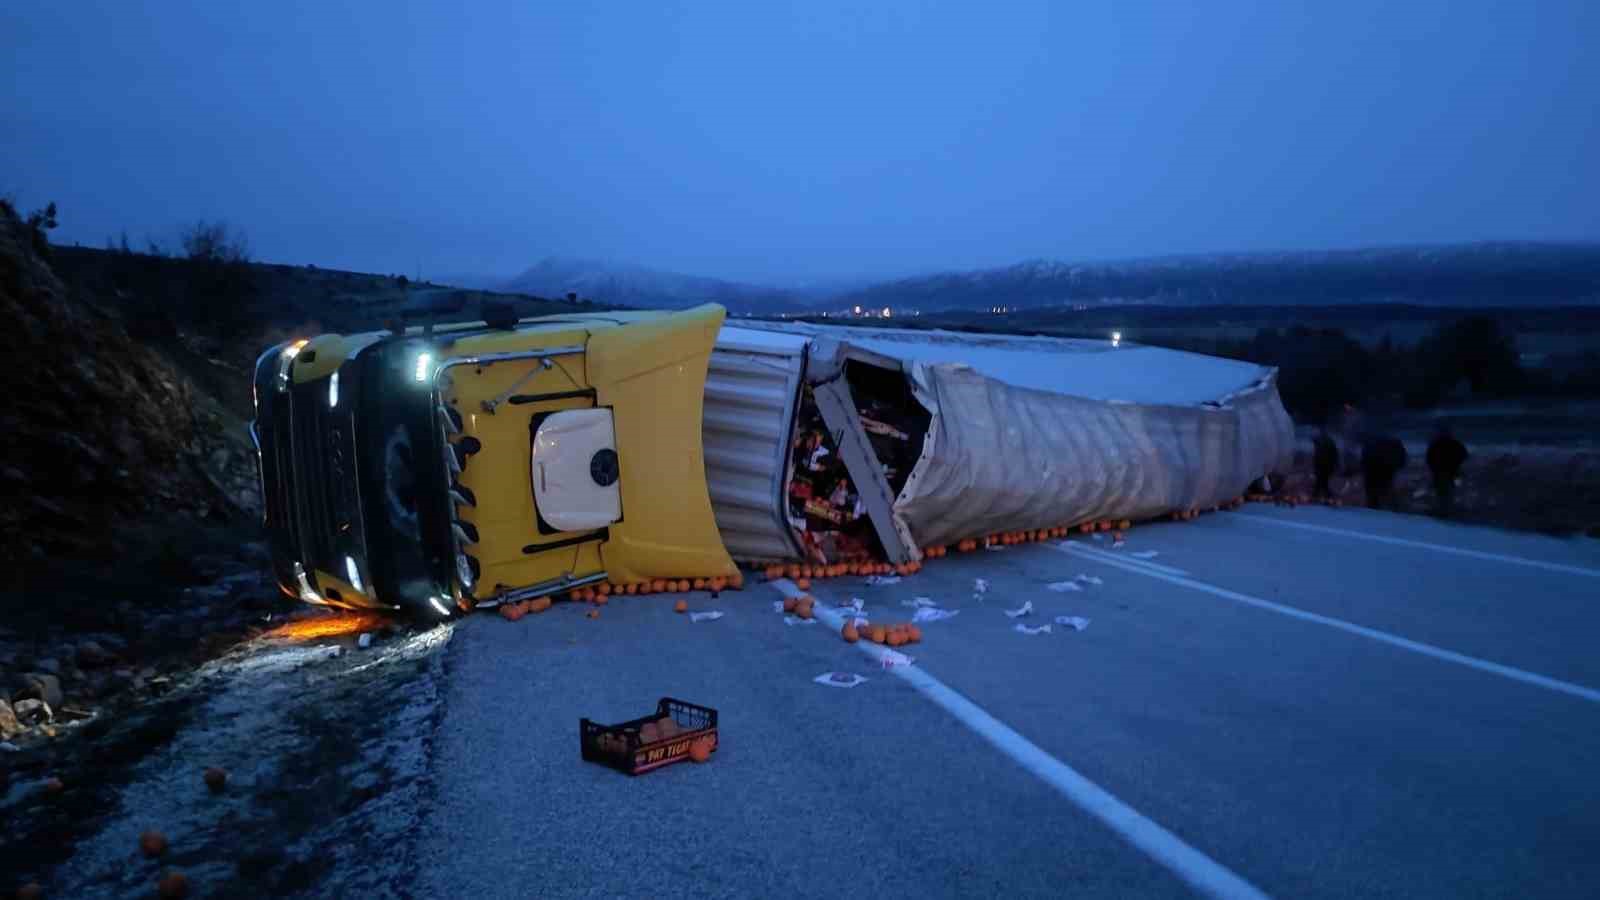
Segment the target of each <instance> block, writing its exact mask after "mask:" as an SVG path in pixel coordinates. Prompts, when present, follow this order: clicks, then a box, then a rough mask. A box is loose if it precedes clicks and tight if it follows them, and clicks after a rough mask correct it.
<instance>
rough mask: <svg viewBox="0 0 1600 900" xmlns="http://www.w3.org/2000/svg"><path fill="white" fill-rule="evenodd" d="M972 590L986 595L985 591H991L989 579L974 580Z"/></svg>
mask: <svg viewBox="0 0 1600 900" xmlns="http://www.w3.org/2000/svg"><path fill="white" fill-rule="evenodd" d="M972 589H973V590H974V591H977V592H978V593H980V594H981V593H984V592H985V591H987V590H989V579H987V578H974V579H973V580H972Z"/></svg>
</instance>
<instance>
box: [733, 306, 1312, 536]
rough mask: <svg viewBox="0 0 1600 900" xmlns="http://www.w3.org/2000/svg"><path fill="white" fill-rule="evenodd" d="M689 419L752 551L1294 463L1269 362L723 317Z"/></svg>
mask: <svg viewBox="0 0 1600 900" xmlns="http://www.w3.org/2000/svg"><path fill="white" fill-rule="evenodd" d="M704 416H705V418H704V423H703V427H702V439H703V442H704V446H705V459H706V483H707V485H708V487H709V489H710V492H711V502H712V509H713V511H714V514H715V517H716V523H717V527H718V530H719V531H720V533H721V535H722V540H723V544H724V545H725V546H726V547H727V549H728V551H729V553H730V554H731V555H732V556H733V557H734V558H735V559H736V560H739V561H741V562H752V563H754V562H782V561H792V560H806V561H815V562H833V561H838V560H843V559H851V558H859V557H871V558H879V559H887V560H889V561H891V562H897V563H898V562H908V561H911V560H915V559H919V558H920V557H921V555H922V552H923V548H926V547H930V546H943V545H947V544H951V543H954V542H957V541H959V540H962V539H966V538H979V537H982V536H984V535H988V534H993V533H997V532H1012V531H1026V530H1036V529H1046V528H1055V527H1060V526H1073V525H1077V524H1079V523H1084V522H1093V521H1097V520H1106V519H1112V520H1118V519H1131V520H1140V519H1149V518H1153V517H1156V516H1160V515H1164V514H1166V513H1169V512H1173V511H1181V510H1194V509H1209V508H1211V507H1215V506H1218V505H1220V504H1223V503H1227V502H1229V501H1231V500H1233V499H1234V498H1236V497H1239V496H1240V495H1241V494H1243V493H1244V492H1245V490H1246V488H1247V487H1248V486H1249V485H1250V484H1251V483H1252V482H1254V481H1256V480H1257V479H1259V478H1261V477H1262V476H1264V475H1266V474H1267V473H1269V472H1273V471H1279V470H1281V469H1283V468H1284V467H1286V466H1287V465H1288V463H1289V461H1290V459H1291V457H1292V455H1293V424H1292V422H1291V421H1290V419H1289V416H1288V414H1287V413H1286V412H1285V411H1284V408H1283V403H1282V401H1281V400H1280V398H1279V396H1278V389H1277V380H1276V370H1274V369H1271V368H1266V367H1262V366H1257V365H1253V364H1250V363H1244V362H1238V361H1234V360H1227V359H1220V358H1216V357H1209V356H1203V355H1199V354H1193V353H1184V352H1180V351H1175V350H1167V349H1162V348H1156V347H1141V346H1129V345H1119V344H1118V343H1113V342H1111V341H1092V340H1074V339H1059V338H1040V337H1023V336H1011V335H989V334H982V335H979V334H963V333H952V332H941V331H909V330H903V329H887V328H854V327H838V326H823V325H806V324H797V323H796V324H791V323H741V325H740V326H738V327H734V326H730V325H725V326H724V327H723V328H722V330H721V331H720V332H719V334H718V338H717V343H716V346H715V349H714V350H713V352H712V354H711V359H710V365H709V371H708V375H707V380H706V392H705V404H704Z"/></svg>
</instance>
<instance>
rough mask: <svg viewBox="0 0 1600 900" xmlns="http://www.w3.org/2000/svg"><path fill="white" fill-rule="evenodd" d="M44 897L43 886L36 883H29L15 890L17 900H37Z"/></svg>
mask: <svg viewBox="0 0 1600 900" xmlns="http://www.w3.org/2000/svg"><path fill="white" fill-rule="evenodd" d="M43 896H44V885H42V884H40V883H39V882H37V881H30V882H28V883H27V884H25V885H23V886H22V887H19V888H17V900H39V898H41V897H43Z"/></svg>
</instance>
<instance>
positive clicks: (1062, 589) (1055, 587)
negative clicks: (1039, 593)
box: [1045, 581, 1083, 594]
mask: <svg viewBox="0 0 1600 900" xmlns="http://www.w3.org/2000/svg"><path fill="white" fill-rule="evenodd" d="M1045 587H1047V588H1049V589H1050V590H1052V591H1055V592H1056V593H1059V594H1065V593H1066V592H1067V591H1081V590H1083V588H1081V587H1079V586H1078V583H1077V582H1076V581H1057V582H1054V583H1052V584H1047V585H1045Z"/></svg>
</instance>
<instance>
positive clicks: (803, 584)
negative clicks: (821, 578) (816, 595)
mask: <svg viewBox="0 0 1600 900" xmlns="http://www.w3.org/2000/svg"><path fill="white" fill-rule="evenodd" d="M794 586H795V587H797V588H799V589H800V590H802V591H809V590H811V579H809V578H796V579H795V580H794Z"/></svg>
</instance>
